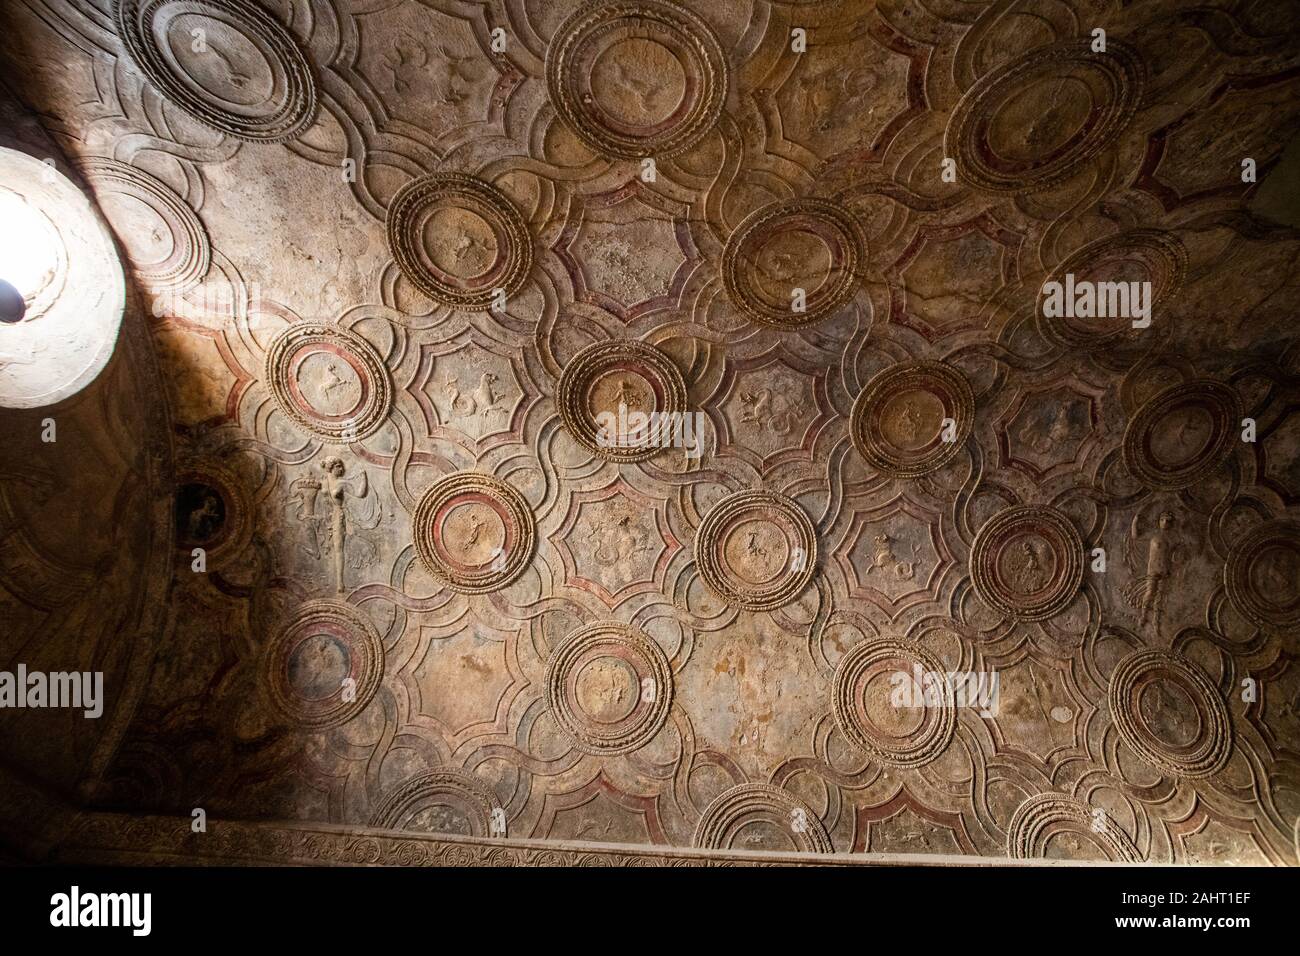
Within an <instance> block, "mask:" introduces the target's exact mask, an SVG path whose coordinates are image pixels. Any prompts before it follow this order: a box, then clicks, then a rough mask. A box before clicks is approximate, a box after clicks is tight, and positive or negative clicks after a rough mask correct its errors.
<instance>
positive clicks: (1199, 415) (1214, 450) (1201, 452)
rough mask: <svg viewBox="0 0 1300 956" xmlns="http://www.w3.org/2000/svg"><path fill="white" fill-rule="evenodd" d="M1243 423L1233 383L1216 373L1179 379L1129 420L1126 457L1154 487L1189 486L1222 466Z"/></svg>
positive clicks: (1135, 471) (1140, 477) (1173, 488)
mask: <svg viewBox="0 0 1300 956" xmlns="http://www.w3.org/2000/svg"><path fill="white" fill-rule="evenodd" d="M1240 424H1241V404H1240V402H1239V400H1238V398H1237V393H1236V392H1234V391H1233V390H1232V389H1231V388H1229V387H1228V386H1226V385H1224V384H1222V383H1220V382H1215V381H1212V380H1210V379H1198V380H1195V381H1191V382H1184V383H1182V384H1181V385H1174V386H1171V387H1170V388H1167V389H1165V390H1164V391H1162V392H1160V393H1159V394H1158V395H1156V396H1154V397H1153V398H1152V399H1151V400H1150V401H1148V402H1147V403H1146V404H1144V405H1143V406H1142V407H1141V408H1139V409H1138V410H1137V413H1136V414H1135V415H1134V416H1133V418H1132V419H1131V420H1130V421H1129V423H1128V427H1127V428H1126V429H1125V430H1124V462H1125V463H1126V464H1127V465H1128V468H1129V471H1131V472H1132V473H1133V475H1134V476H1135V477H1136V478H1137V479H1138V481H1140V482H1142V484H1144V485H1146V486H1147V487H1148V488H1152V489H1155V490H1158V491H1177V490H1179V489H1182V488H1187V487H1190V486H1191V485H1194V484H1196V483H1197V482H1198V481H1201V480H1202V479H1204V478H1205V477H1206V476H1207V475H1209V474H1210V473H1211V472H1213V471H1214V470H1215V469H1216V468H1218V467H1219V465H1220V464H1221V463H1222V461H1223V459H1224V458H1225V457H1226V455H1227V454H1228V451H1229V448H1230V446H1231V444H1232V441H1233V438H1234V436H1235V435H1236V431H1237V429H1238V428H1239V427H1240Z"/></svg>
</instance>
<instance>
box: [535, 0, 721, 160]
mask: <svg viewBox="0 0 1300 956" xmlns="http://www.w3.org/2000/svg"><path fill="white" fill-rule="evenodd" d="M546 85H547V90H548V91H549V93H550V98H551V103H552V105H553V106H554V107H555V110H556V112H557V113H558V114H559V116H560V118H561V119H562V120H563V121H564V123H565V124H566V125H567V126H568V127H569V128H570V129H572V130H573V132H574V133H575V134H577V136H578V138H579V139H581V140H582V141H583V142H584V143H586V144H587V145H588V146H590V147H591V148H592V149H593V150H595V151H596V152H598V153H601V154H603V155H606V156H614V157H618V158H621V159H640V158H642V157H653V158H656V159H659V158H665V157H668V156H671V155H673V154H675V153H679V152H681V151H683V150H685V149H688V148H690V147H691V146H693V145H694V144H695V143H697V142H698V141H699V140H700V138H701V137H703V136H704V135H705V134H706V133H708V132H709V130H711V129H712V128H713V126H714V125H715V124H716V123H717V121H718V117H719V116H721V115H722V107H723V103H724V102H725V101H726V98H727V61H726V57H725V56H724V55H723V52H722V47H721V45H720V44H719V43H718V40H717V38H716V37H715V36H714V35H713V31H712V30H711V29H710V28H709V25H708V24H707V23H706V22H705V21H704V20H703V19H701V18H700V17H698V16H696V15H695V14H694V13H692V12H690V11H689V10H686V9H684V8H682V7H680V6H678V5H676V4H669V3H661V2H658V0H625V2H613V3H608V2H606V3H590V4H587V5H585V6H583V7H581V8H580V9H578V10H577V11H575V12H574V13H573V14H572V15H571V16H570V17H569V18H568V19H567V20H565V21H564V23H563V24H561V25H560V27H559V29H558V30H556V32H555V37H554V39H552V41H551V43H550V46H549V47H548V48H547V51H546Z"/></svg>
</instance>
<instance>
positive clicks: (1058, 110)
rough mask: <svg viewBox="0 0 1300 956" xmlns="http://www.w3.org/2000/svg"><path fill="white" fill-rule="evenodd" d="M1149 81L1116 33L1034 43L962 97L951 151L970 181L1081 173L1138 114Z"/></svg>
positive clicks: (998, 183) (1002, 185) (1007, 185)
mask: <svg viewBox="0 0 1300 956" xmlns="http://www.w3.org/2000/svg"><path fill="white" fill-rule="evenodd" d="M1144 86H1145V72H1144V70H1143V67H1142V61H1141V58H1140V57H1139V56H1138V55H1137V53H1135V52H1134V51H1133V50H1132V49H1131V48H1130V47H1128V46H1127V45H1125V44H1124V43H1122V42H1120V41H1118V40H1115V39H1108V40H1107V41H1106V52H1104V53H1094V52H1093V51H1092V49H1091V47H1090V43H1089V41H1087V40H1074V41H1070V42H1067V43H1058V44H1054V45H1051V46H1045V47H1040V48H1038V49H1036V50H1031V51H1030V52H1028V53H1026V54H1025V55H1024V56H1022V57H1020V58H1019V59H1017V60H1015V61H1013V62H1011V63H1008V64H1006V65H1004V66H1001V67H998V68H996V69H994V70H993V71H992V72H990V73H988V74H986V75H985V76H983V77H981V78H980V79H979V80H978V81H976V83H975V84H974V85H973V86H972V87H971V88H970V89H969V90H967V91H966V93H965V95H964V96H963V97H962V98H961V100H960V101H959V102H958V103H957V106H956V108H955V109H954V110H953V112H952V116H951V117H950V119H949V121H948V129H947V132H946V134H945V136H944V155H945V156H951V157H953V158H954V159H955V160H956V162H957V172H958V176H959V178H960V180H961V182H963V183H967V184H969V185H972V186H977V187H979V188H981V189H988V190H995V191H999V192H1010V191H1015V190H1022V189H1031V188H1039V187H1043V186H1049V185H1052V184H1053V183H1056V182H1059V181H1060V180H1062V179H1065V178H1067V177H1068V176H1071V175H1073V174H1074V173H1075V172H1077V171H1078V170H1079V168H1080V167H1081V166H1082V165H1083V164H1084V163H1085V162H1087V161H1088V160H1089V159H1091V158H1092V157H1093V156H1095V155H1096V154H1097V153H1099V152H1100V151H1101V150H1103V149H1105V148H1106V147H1107V146H1108V145H1109V144H1110V143H1111V142H1113V141H1114V140H1115V138H1116V137H1117V136H1118V135H1119V134H1120V133H1121V132H1122V131H1123V129H1124V128H1125V127H1126V126H1127V125H1128V124H1129V121H1130V120H1132V118H1133V116H1134V114H1135V113H1136V112H1137V107H1138V103H1139V102H1140V100H1141V98H1142V91H1143V88H1144Z"/></svg>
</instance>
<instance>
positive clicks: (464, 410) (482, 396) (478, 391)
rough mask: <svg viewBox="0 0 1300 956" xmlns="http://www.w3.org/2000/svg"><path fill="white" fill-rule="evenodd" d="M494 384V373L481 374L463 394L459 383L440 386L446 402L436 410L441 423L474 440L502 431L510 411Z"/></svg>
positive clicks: (454, 379)
mask: <svg viewBox="0 0 1300 956" xmlns="http://www.w3.org/2000/svg"><path fill="white" fill-rule="evenodd" d="M497 382H498V378H497V375H496V373H495V372H483V373H481V374H480V375H479V378H478V384H477V385H475V386H474V388H473V390H472V391H471V392H470V393H469V394H465V393H464V392H462V391H461V387H460V380H459V379H456V378H448V379H447V380H446V381H445V382H444V383H443V386H442V392H443V394H444V395H445V396H446V399H445V401H444V402H443V407H442V408H440V409H439V412H440V413H441V416H442V419H443V421H444V422H446V423H447V424H449V425H452V426H454V427H456V428H458V429H460V430H461V431H463V432H464V433H465V434H467V435H469V436H470V437H471V438H474V439H479V438H482V437H483V436H484V435H487V434H490V433H491V432H493V431H499V430H501V429H503V428H504V427H505V426H506V424H507V421H508V417H509V414H510V410H509V409H508V408H506V406H505V403H504V402H503V401H502V397H501V395H499V394H498V390H497Z"/></svg>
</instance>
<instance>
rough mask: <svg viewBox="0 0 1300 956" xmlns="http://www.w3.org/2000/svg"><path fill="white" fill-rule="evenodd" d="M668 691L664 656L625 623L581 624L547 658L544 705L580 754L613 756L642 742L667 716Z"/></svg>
mask: <svg viewBox="0 0 1300 956" xmlns="http://www.w3.org/2000/svg"><path fill="white" fill-rule="evenodd" d="M672 696H673V673H672V668H671V667H670V666H669V664H668V658H667V656H665V654H664V652H663V650H662V649H661V648H660V647H659V645H658V644H656V643H655V642H654V641H653V640H652V639H651V638H650V637H648V636H647V635H646V634H644V633H643V632H641V631H640V630H638V629H637V628H634V627H630V626H628V625H625V624H617V623H609V622H598V623H595V624H589V625H586V626H584V627H580V628H578V629H577V630H576V631H574V632H572V633H571V634H570V635H569V636H568V637H566V638H565V639H564V641H563V642H562V643H561V644H560V646H559V647H557V648H556V649H555V651H554V652H553V653H552V654H551V656H550V658H549V659H548V660H547V663H546V704H547V706H548V707H549V708H550V713H551V716H552V717H553V718H554V719H555V722H556V724H557V725H558V726H559V728H560V730H561V731H563V732H564V734H565V736H567V737H568V738H569V739H570V740H571V741H572V742H573V745H574V746H575V747H577V748H578V749H579V750H581V751H582V752H583V753H588V754H596V755H601V756H611V755H614V754H623V753H629V752H631V751H633V750H637V749H638V748H640V747H643V746H644V745H645V744H646V743H648V742H649V741H650V740H651V738H653V737H654V736H655V734H657V733H658V732H659V730H660V729H661V728H662V727H663V725H664V722H665V721H666V720H667V719H668V711H669V709H670V707H671V705H672Z"/></svg>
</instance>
